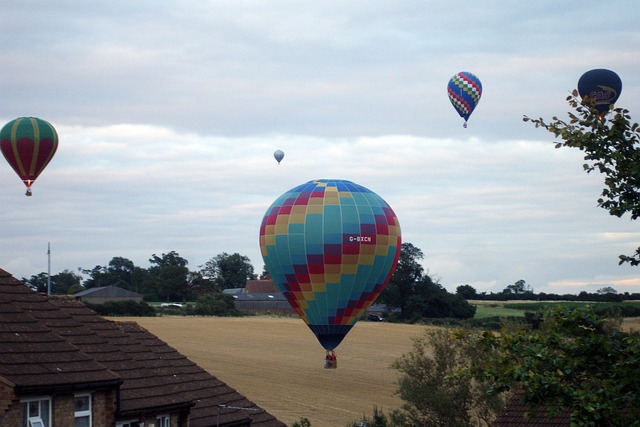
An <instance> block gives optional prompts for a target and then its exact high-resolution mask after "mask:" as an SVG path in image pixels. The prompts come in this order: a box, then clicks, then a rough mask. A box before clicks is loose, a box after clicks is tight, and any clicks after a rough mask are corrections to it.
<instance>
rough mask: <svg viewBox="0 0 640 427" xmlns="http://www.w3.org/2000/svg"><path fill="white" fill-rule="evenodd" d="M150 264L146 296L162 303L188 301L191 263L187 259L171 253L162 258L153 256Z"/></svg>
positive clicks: (163, 255)
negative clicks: (189, 265)
mask: <svg viewBox="0 0 640 427" xmlns="http://www.w3.org/2000/svg"><path fill="white" fill-rule="evenodd" d="M149 262H150V263H151V267H149V274H148V277H147V281H146V284H145V287H146V288H147V289H146V292H145V296H149V297H152V298H153V297H155V298H158V299H159V300H161V301H172V300H173V301H175V300H177V301H186V300H187V299H188V298H189V296H190V295H189V283H188V281H187V275H188V274H189V269H188V268H187V264H188V263H189V262H188V261H187V260H186V259H184V258H182V257H181V256H180V255H179V254H178V253H177V252H175V251H171V252H169V253H167V254H162V256H157V255H156V254H153V255H152V256H151V259H149Z"/></svg>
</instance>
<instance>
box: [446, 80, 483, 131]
mask: <svg viewBox="0 0 640 427" xmlns="http://www.w3.org/2000/svg"><path fill="white" fill-rule="evenodd" d="M447 93H448V94H449V100H450V101H451V104H452V105H453V108H455V109H456V111H457V112H458V114H460V117H462V118H463V119H464V125H463V127H465V128H466V127H467V120H469V116H471V113H473V110H474V109H475V108H476V106H477V105H478V102H480V97H481V96H482V83H480V79H478V78H477V77H476V76H475V75H474V74H472V73H469V72H466V71H461V72H459V73H458V74H456V75H454V76H453V77H451V79H450V80H449V84H448V85H447Z"/></svg>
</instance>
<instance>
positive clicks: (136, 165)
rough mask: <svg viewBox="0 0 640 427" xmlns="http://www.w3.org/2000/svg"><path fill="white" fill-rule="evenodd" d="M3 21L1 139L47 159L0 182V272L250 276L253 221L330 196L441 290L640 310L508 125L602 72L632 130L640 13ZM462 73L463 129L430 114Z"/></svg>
mask: <svg viewBox="0 0 640 427" xmlns="http://www.w3.org/2000/svg"><path fill="white" fill-rule="evenodd" d="M0 4H1V5H2V13H1V14H0V54H1V56H0V57H1V58H2V60H1V62H0V94H2V102H1V103H0V121H1V122H2V124H4V123H6V122H8V121H10V120H12V119H14V118H16V117H21V116H36V117H40V118H43V119H45V120H47V121H49V122H51V123H52V124H53V125H54V126H55V127H56V129H57V131H58V134H59V137H60V145H59V149H58V152H57V153H56V156H55V158H54V159H53V161H52V162H51V163H50V164H49V166H48V168H47V169H46V170H45V172H44V173H43V174H42V175H41V176H40V178H38V180H37V182H36V183H35V184H34V186H33V197H25V195H24V186H23V184H22V183H21V182H20V180H19V179H18V177H17V176H16V175H15V174H14V172H13V170H12V169H11V168H10V167H9V166H8V165H7V164H0V206H2V208H1V211H0V267H1V268H4V269H5V270H7V271H9V272H10V273H12V274H13V275H14V276H16V277H18V278H20V277H30V276H31V275H34V274H38V273H40V272H43V271H44V272H46V271H47V260H48V258H47V244H48V243H50V244H51V273H52V274H56V273H58V272H60V271H62V270H65V269H68V270H73V271H77V269H78V267H82V268H93V267H95V266H96V265H107V264H108V262H109V261H110V260H111V259H112V258H113V257H116V256H118V257H125V258H129V259H131V260H132V261H134V263H135V264H136V265H138V266H141V267H143V268H148V267H149V258H151V256H152V255H153V254H157V255H161V254H162V253H168V252H170V251H176V252H178V253H179V254H180V256H182V257H183V258H185V259H187V260H188V261H189V267H190V269H192V270H197V269H198V267H199V266H200V265H202V264H204V263H205V262H206V261H207V260H209V259H211V258H212V257H214V256H216V255H217V254H220V253H222V252H227V253H235V252H238V253H240V254H243V255H246V256H248V257H249V258H250V259H251V261H252V263H253V265H254V267H255V269H256V271H257V272H260V271H261V270H262V266H263V262H262V259H261V256H260V250H259V244H258V233H259V225H260V221H261V219H262V216H263V215H264V213H265V211H266V209H267V207H268V206H269V205H270V204H271V203H272V202H273V201H274V200H275V199H276V198H277V197H278V196H279V195H280V194H282V193H284V192H285V191H286V190H288V189H290V188H292V187H295V186H297V185H299V184H302V183H304V182H307V181H309V180H311V179H316V178H336V179H348V180H351V181H354V182H356V183H358V184H360V185H363V186H365V187H367V188H369V189H371V190H373V191H375V192H376V193H378V194H379V195H380V196H381V197H383V198H384V199H385V200H386V201H387V202H388V203H389V204H390V205H391V206H392V207H393V208H394V210H395V212H396V214H397V216H398V218H399V220H400V223H401V226H402V233H403V239H404V241H406V242H410V243H412V244H413V245H415V246H417V247H418V248H420V249H421V250H422V251H423V252H424V254H425V258H424V266H425V269H426V271H428V272H429V274H430V275H432V276H433V277H434V278H436V279H438V280H439V281H440V283H442V284H443V285H444V286H445V287H446V288H447V289H449V290H452V291H454V290H455V288H456V286H458V285H461V284H470V285H472V286H474V287H476V289H478V290H479V291H487V292H490V291H495V292H499V291H501V290H502V289H504V288H505V287H506V286H508V285H510V284H513V283H515V282H516V281H518V280H521V279H522V280H525V281H526V283H527V284H528V285H530V286H532V287H533V289H534V291H536V292H555V293H578V292H580V291H582V290H587V291H595V290H597V289H599V288H600V287H602V286H613V287H614V288H615V289H617V290H618V291H619V292H625V291H629V292H640V270H638V268H633V267H629V266H618V262H617V258H618V255H619V254H623V253H624V254H631V253H632V252H634V251H635V248H636V247H637V246H638V245H640V228H639V225H640V224H638V223H634V222H632V221H631V220H630V219H629V218H628V217H623V218H621V219H620V218H616V217H612V216H610V215H609V214H608V213H607V212H606V211H605V210H603V209H600V208H598V207H597V204H596V200H597V198H598V196H599V194H600V191H601V189H602V185H603V184H602V176H599V175H597V174H591V175H589V174H586V173H585V172H584V171H583V170H582V164H583V161H582V156H581V155H580V152H578V151H573V150H570V149H554V142H553V141H554V140H553V137H552V135H550V134H548V133H546V132H545V131H543V130H540V129H535V128H534V127H533V126H532V125H531V124H527V123H523V121H522V117H523V115H528V116H532V117H544V118H547V119H550V118H551V117H552V116H554V115H561V116H563V115H566V111H568V110H569V106H568V105H567V103H566V101H565V98H566V96H567V95H568V94H569V93H570V91H571V90H573V89H574V88H576V86H577V81H578V79H579V77H580V76H581V75H582V74H583V73H584V72H586V71H588V70H590V69H593V68H608V69H612V70H614V71H615V72H617V73H618V75H619V76H620V77H621V79H622V81H623V90H622V95H621V97H620V99H619V101H618V103H617V106H623V107H626V108H628V109H629V110H630V111H631V114H632V117H633V118H634V119H635V120H636V121H637V120H638V117H639V116H640V73H639V72H638V70H640V47H639V46H640V26H639V25H638V22H640V7H638V4H637V1H636V0H612V1H608V2H602V1H563V2H558V1H557V0H540V1H536V2H514V1H510V0H494V1H491V0H487V1H462V2H453V3H452V2H444V1H427V0H420V1H417V0H416V1H413V0H407V1H371V0H366V1H365V0H353V1H334V0H329V1H305V0H302V1H300V0H295V1H294V0H269V1H257V0H256V1H253V0H247V1H242V0H225V1H223V0H220V1H201V0H198V1H195V0H191V1H174V2H168V1H157V0H148V1H143V0H141V1H120V0H112V1H109V2H95V1H81V0H76V1H73V0H67V1H64V0H59V1H55V2H51V1H44V0H41V1H31V0H26V1H20V2H17V1H9V0H0ZM459 71H470V72H473V73H474V74H476V75H477V76H478V77H479V78H480V79H481V81H482V84H483V88H484V92H483V95H482V99H481V101H480V103H479V105H478V107H477V109H476V111H475V112H474V114H473V115H472V117H471V119H470V121H469V127H468V128H466V129H464V128H463V127H462V123H463V121H462V119H461V118H460V117H459V116H458V115H457V113H456V112H455V111H454V109H453V107H452V106H451V104H450V103H449V99H448V97H447V94H446V85H447V82H448V80H449V78H450V77H451V76H452V75H454V74H455V73H457V72H459ZM276 149H282V150H283V151H284V152H285V158H284V160H283V161H282V163H281V164H280V165H278V164H277V163H276V161H275V160H274V159H273V152H274V151H275V150H276ZM2 163H4V161H3V160H2Z"/></svg>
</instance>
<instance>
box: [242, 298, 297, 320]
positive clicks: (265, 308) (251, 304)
mask: <svg viewBox="0 0 640 427" xmlns="http://www.w3.org/2000/svg"><path fill="white" fill-rule="evenodd" d="M233 302H234V305H235V307H236V309H237V310H238V311H243V312H248V313H267V312H268V313H274V314H276V313H277V314H287V315H295V314H296V312H295V311H294V310H293V308H291V304H289V301H287V298H285V296H284V295H283V294H282V293H280V292H276V293H273V294H249V293H244V292H243V293H239V294H234V295H233Z"/></svg>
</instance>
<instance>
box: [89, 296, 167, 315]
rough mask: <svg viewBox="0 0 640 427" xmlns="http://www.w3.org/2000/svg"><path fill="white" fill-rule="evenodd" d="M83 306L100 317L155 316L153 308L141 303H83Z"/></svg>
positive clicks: (132, 301) (131, 301)
mask: <svg viewBox="0 0 640 427" xmlns="http://www.w3.org/2000/svg"><path fill="white" fill-rule="evenodd" d="M85 305H86V306H87V307H89V308H91V309H92V310H93V311H95V312H96V313H98V314H99V315H101V316H138V317H155V315H156V312H155V310H154V309H153V307H151V306H150V305H149V304H147V303H146V302H142V301H140V302H138V301H134V300H125V301H107V302H105V303H104V304H89V303H85Z"/></svg>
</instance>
